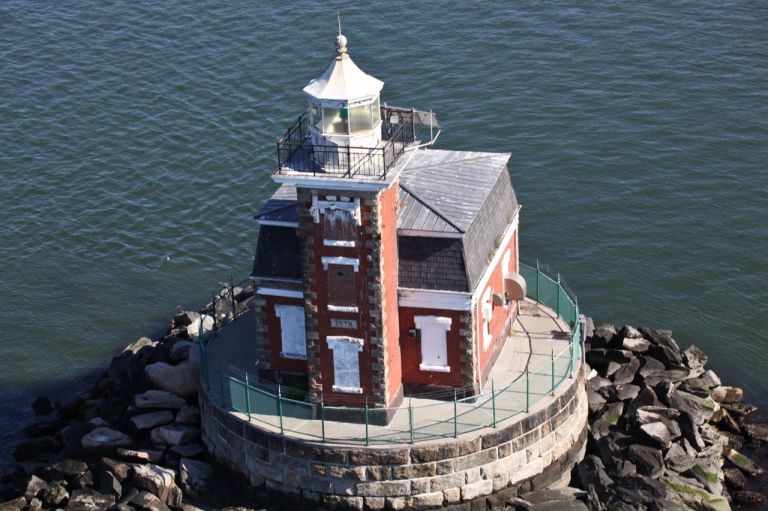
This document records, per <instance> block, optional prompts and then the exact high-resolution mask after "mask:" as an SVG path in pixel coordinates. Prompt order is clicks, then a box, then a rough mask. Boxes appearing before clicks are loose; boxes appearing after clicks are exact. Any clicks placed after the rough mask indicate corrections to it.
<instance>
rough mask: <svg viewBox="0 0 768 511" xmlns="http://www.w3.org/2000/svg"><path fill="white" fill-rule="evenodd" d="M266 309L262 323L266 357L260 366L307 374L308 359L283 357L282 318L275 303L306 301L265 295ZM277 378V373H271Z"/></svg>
mask: <svg viewBox="0 0 768 511" xmlns="http://www.w3.org/2000/svg"><path fill="white" fill-rule="evenodd" d="M260 298H261V299H263V301H264V311H263V315H262V319H261V321H262V324H263V325H265V326H266V329H265V332H264V335H265V340H266V345H267V346H266V347H267V349H266V350H265V353H264V358H263V359H260V363H259V366H262V365H264V364H268V366H269V371H270V372H286V373H294V374H307V361H306V360H297V359H290V358H283V357H282V356H281V352H282V345H283V339H282V330H281V325H280V318H278V317H277V315H276V314H275V305H277V304H284V305H298V306H300V307H302V306H303V305H304V301H303V300H301V299H299V298H286V297H282V296H263V297H260ZM269 376H270V377H271V378H273V379H274V378H275V376H277V375H275V374H270V375H269Z"/></svg>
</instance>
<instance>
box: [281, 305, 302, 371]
mask: <svg viewBox="0 0 768 511" xmlns="http://www.w3.org/2000/svg"><path fill="white" fill-rule="evenodd" d="M297 309H299V310H300V311H301V315H300V317H301V325H290V324H289V323H288V321H289V320H290V319H295V318H296V317H297V314H296V313H297V312H299V310H297ZM275 316H277V317H278V319H280V356H281V357H282V358H288V359H293V360H306V359H307V331H306V325H305V317H304V307H302V306H301V305H289V304H282V303H278V304H275ZM290 333H296V334H298V333H300V334H301V337H302V339H301V341H303V342H299V340H298V339H296V340H295V343H294V344H295V347H300V348H303V350H299V351H298V352H297V353H294V352H293V351H286V344H285V339H286V334H290ZM302 351H303V353H302Z"/></svg>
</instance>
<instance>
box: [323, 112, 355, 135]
mask: <svg viewBox="0 0 768 511" xmlns="http://www.w3.org/2000/svg"><path fill="white" fill-rule="evenodd" d="M348 119H349V110H348V109H346V108H329V107H324V108H323V133H329V134H331V135H348V134H349V122H348Z"/></svg>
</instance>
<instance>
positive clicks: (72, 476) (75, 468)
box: [41, 459, 90, 485]
mask: <svg viewBox="0 0 768 511" xmlns="http://www.w3.org/2000/svg"><path fill="white" fill-rule="evenodd" d="M87 472H88V465H87V464H86V463H85V462H84V461H80V460H73V459H63V460H59V461H56V462H54V463H51V464H50V465H47V466H46V467H45V468H43V470H42V471H41V475H42V476H43V477H45V478H46V479H47V480H49V481H67V483H69V484H70V485H72V484H73V483H75V481H78V480H79V479H80V478H82V477H83V476H84V475H85V474H86V473H87ZM89 477H90V476H89Z"/></svg>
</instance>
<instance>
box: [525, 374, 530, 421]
mask: <svg viewBox="0 0 768 511" xmlns="http://www.w3.org/2000/svg"><path fill="white" fill-rule="evenodd" d="M530 409H531V375H530V373H529V372H528V366H525V413H528V410H530Z"/></svg>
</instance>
